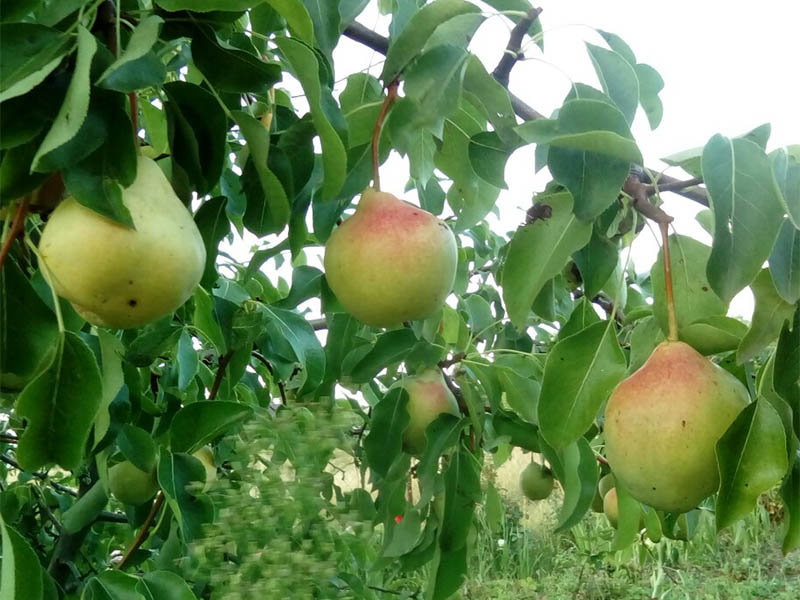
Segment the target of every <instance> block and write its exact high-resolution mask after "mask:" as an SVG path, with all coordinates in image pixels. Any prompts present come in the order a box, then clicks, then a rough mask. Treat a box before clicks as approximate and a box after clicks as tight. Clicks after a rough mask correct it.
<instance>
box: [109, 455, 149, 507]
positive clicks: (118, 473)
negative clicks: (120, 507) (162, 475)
mask: <svg viewBox="0 0 800 600" xmlns="http://www.w3.org/2000/svg"><path fill="white" fill-rule="evenodd" d="M108 488H109V490H110V491H111V493H112V494H113V495H114V497H115V498H116V499H117V500H119V501H120V502H122V503H123V504H132V505H133V506H138V505H139V504H144V503H145V502H147V501H148V500H150V498H152V497H153V496H154V495H155V493H156V492H157V491H158V479H157V477H156V471H155V469H153V471H151V472H150V473H147V472H146V471H142V470H141V469H140V468H139V467H137V466H136V465H134V464H133V463H132V462H130V461H127V460H126V461H124V462H121V463H119V464H116V465H114V466H113V467H111V468H110V469H109V470H108Z"/></svg>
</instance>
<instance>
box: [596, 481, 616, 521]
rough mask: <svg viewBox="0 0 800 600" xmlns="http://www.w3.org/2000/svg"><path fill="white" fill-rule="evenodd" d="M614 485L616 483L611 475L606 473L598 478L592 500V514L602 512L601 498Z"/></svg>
mask: <svg viewBox="0 0 800 600" xmlns="http://www.w3.org/2000/svg"><path fill="white" fill-rule="evenodd" d="M615 485H617V482H616V480H615V479H614V474H613V473H606V474H605V475H603V476H602V477H601V478H600V481H598V482H597V489H596V490H595V492H594V498H593V499H592V510H593V511H594V512H603V498H605V496H606V494H607V493H608V492H609V490H611V488H613V487H614V486H615Z"/></svg>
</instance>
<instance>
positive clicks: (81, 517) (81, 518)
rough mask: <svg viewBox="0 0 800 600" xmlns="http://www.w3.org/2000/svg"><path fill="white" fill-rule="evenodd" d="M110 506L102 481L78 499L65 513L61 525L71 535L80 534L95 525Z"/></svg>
mask: <svg viewBox="0 0 800 600" xmlns="http://www.w3.org/2000/svg"><path fill="white" fill-rule="evenodd" d="M106 504H108V491H107V490H106V487H105V484H104V483H103V482H102V481H97V482H95V484H94V485H93V486H92V487H91V488H89V490H88V491H87V492H86V493H85V494H83V496H81V497H80V498H78V500H77V502H75V504H73V505H72V506H70V507H69V508H68V509H67V510H65V511H64V514H63V515H62V517H61V525H62V526H63V527H64V531H66V532H67V533H69V534H74V533H77V532H79V531H80V530H81V529H83V528H84V527H88V526H90V525H91V524H92V523H94V521H95V519H96V518H97V515H99V514H100V513H101V512H102V510H103V509H104V508H105V507H106Z"/></svg>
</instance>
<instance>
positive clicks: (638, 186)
mask: <svg viewBox="0 0 800 600" xmlns="http://www.w3.org/2000/svg"><path fill="white" fill-rule="evenodd" d="M622 191H623V192H625V193H626V194H628V195H629V196H630V197H631V198H633V208H635V209H636V210H637V211H638V212H640V213H641V214H643V215H644V216H645V217H647V218H648V219H650V220H652V221H655V222H656V223H658V224H662V223H663V224H669V223H672V217H670V216H669V215H668V214H667V213H665V212H664V211H663V210H661V209H660V208H659V207H657V206H656V205H655V204H651V203H650V197H649V196H648V195H647V185H646V184H644V183H642V182H641V181H640V180H639V178H638V177H636V176H635V175H628V178H627V179H626V180H625V183H624V184H623V185H622Z"/></svg>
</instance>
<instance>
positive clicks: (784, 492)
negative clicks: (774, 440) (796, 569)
mask: <svg viewBox="0 0 800 600" xmlns="http://www.w3.org/2000/svg"><path fill="white" fill-rule="evenodd" d="M781 498H782V499H783V503H784V506H785V507H786V512H787V514H788V524H787V526H786V534H785V535H784V538H783V553H784V554H788V553H789V552H791V551H792V550H795V549H797V548H800V458H798V457H797V456H794V457H792V464H791V468H790V469H789V472H788V473H787V474H786V478H785V479H784V480H783V484H782V485H781Z"/></svg>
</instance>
